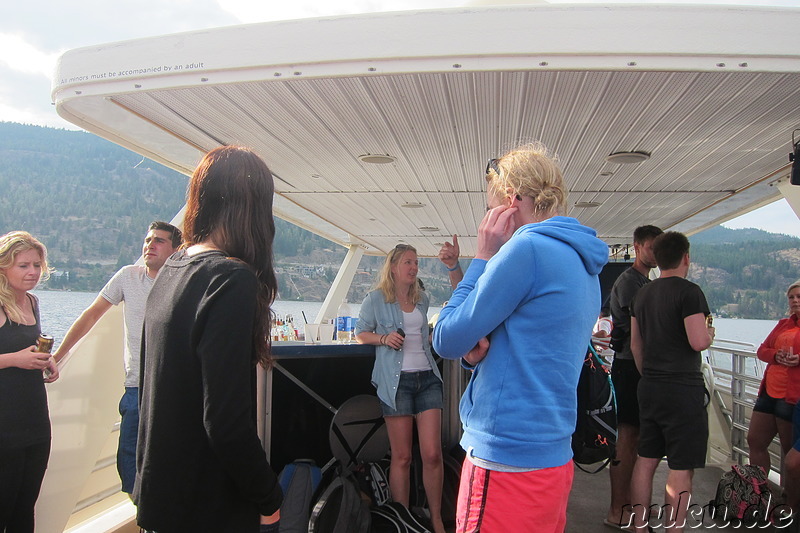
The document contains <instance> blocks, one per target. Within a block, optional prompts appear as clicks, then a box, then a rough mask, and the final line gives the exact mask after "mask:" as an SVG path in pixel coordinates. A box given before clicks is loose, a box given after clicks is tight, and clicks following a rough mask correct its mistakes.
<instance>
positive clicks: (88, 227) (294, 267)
mask: <svg viewBox="0 0 800 533" xmlns="http://www.w3.org/2000/svg"><path fill="white" fill-rule="evenodd" d="M187 179H188V178H187V177H186V176H184V175H182V174H180V173H178V172H175V171H173V170H171V169H168V168H166V167H164V166H162V165H160V164H159V163H155V162H153V161H151V160H149V159H142V157H141V156H139V155H136V154H134V153H133V152H131V151H129V150H127V149H125V148H122V147H120V146H117V145H116V144H113V143H111V142H108V141H105V140H103V139H100V138H99V137H97V136H95V135H91V134H89V133H85V132H78V131H67V130H58V129H53V128H43V127H39V126H29V125H23V124H16V123H10V122H0V234H2V233H6V232H8V231H11V230H14V229H24V230H26V231H29V232H31V233H32V234H34V235H35V236H36V237H37V238H39V239H41V240H42V242H44V243H45V245H46V246H47V248H48V252H49V255H50V263H51V266H53V267H54V268H55V269H56V270H57V272H56V275H54V276H53V277H52V278H51V280H50V281H49V282H48V284H47V286H48V287H49V288H54V289H71V290H89V291H94V290H99V289H100V288H101V287H102V286H103V284H105V282H106V281H108V279H109V278H110V277H111V276H112V275H113V274H114V272H116V270H117V269H118V268H119V267H121V266H122V265H127V264H130V263H133V262H134V261H136V259H137V258H138V257H139V256H140V255H141V250H142V239H143V238H144V234H145V232H146V229H147V226H148V225H149V224H150V222H152V221H153V220H166V221H169V220H170V219H172V217H173V216H174V215H175V214H176V213H177V212H178V210H179V209H180V208H181V206H182V205H183V203H184V197H185V192H186V183H187ZM275 222H276V230H277V231H276V236H275V243H274V251H275V259H276V266H277V269H278V270H279V274H281V275H279V276H278V280H279V285H280V297H281V298H284V299H307V300H312V301H313V300H320V301H321V300H322V299H323V298H324V297H325V294H326V292H327V290H328V288H329V287H330V284H331V282H332V281H333V278H334V277H335V275H336V268H337V267H338V265H339V264H341V261H342V259H343V258H344V255H345V249H344V248H342V247H341V246H338V245H335V244H333V243H331V242H330V241H328V240H326V239H323V238H322V237H319V236H317V235H314V234H312V233H310V232H308V231H305V230H303V229H301V228H299V227H297V226H294V225H293V224H289V223H288V222H285V221H283V220H280V219H276V221H275ZM381 261H382V260H381V259H380V258H372V257H370V258H364V260H362V265H361V266H362V271H361V273H360V274H359V275H358V276H357V279H356V283H354V287H353V290H352V291H351V294H350V299H351V301H361V299H362V298H363V297H364V295H365V294H366V291H367V290H368V289H369V287H370V286H371V284H372V282H373V273H374V271H375V270H376V269H377V268H379V266H380V263H381ZM422 268H423V271H424V272H426V276H427V277H428V278H430V279H431V283H429V285H432V287H431V288H432V289H433V290H434V291H435V292H434V295H437V294H439V295H441V296H442V297H444V298H447V296H448V295H449V290H448V291H445V289H444V287H445V286H447V283H446V276H444V274H443V273H442V271H441V268H438V262H434V261H423V265H422ZM436 278H438V279H436ZM426 279H427V278H426ZM448 287H449V286H448ZM437 298H438V296H437ZM437 301H441V300H438V299H437Z"/></svg>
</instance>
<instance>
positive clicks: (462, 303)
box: [433, 143, 608, 533]
mask: <svg viewBox="0 0 800 533" xmlns="http://www.w3.org/2000/svg"><path fill="white" fill-rule="evenodd" d="M486 181H487V200H488V211H487V213H486V216H485V217H484V219H483V221H482V222H481V224H480V227H479V229H478V248H477V253H476V256H475V259H474V260H473V261H472V262H471V264H470V266H469V268H468V269H467V271H466V272H465V273H464V279H463V280H462V281H461V283H460V284H459V285H458V287H457V288H456V290H455V291H454V292H453V295H452V297H451V298H450V302H449V304H448V305H447V306H446V307H445V308H444V309H443V310H442V312H441V314H440V315H439V321H438V322H437V324H436V329H435V332H434V339H433V346H434V349H435V350H436V352H437V353H439V354H440V355H441V356H442V357H446V358H451V359H458V358H462V357H463V359H464V364H465V365H467V366H471V367H472V368H473V370H474V372H473V374H472V378H471V380H470V383H469V385H468V387H467V390H466V391H465V392H464V396H463V397H462V398H461V407H460V411H461V421H462V424H463V427H464V435H463V437H462V439H461V445H462V446H463V447H464V449H465V450H466V452H467V460H466V461H464V466H463V470H462V473H461V487H460V490H459V499H458V511H457V515H456V531H457V533H467V532H474V531H478V530H480V531H481V532H483V533H494V532H505V531H532V530H534V529H535V530H536V531H537V532H541V533H545V532H560V531H563V530H564V526H565V525H566V509H567V500H568V498H569V492H570V489H571V487H572V478H573V467H572V449H571V446H570V442H571V436H572V433H573V431H574V429H575V418H576V411H577V405H576V401H577V399H576V392H575V391H576V387H577V384H578V376H579V374H580V368H581V365H582V363H583V358H584V355H585V353H586V346H587V345H588V343H589V338H590V336H591V332H592V326H593V325H594V322H595V319H596V318H597V314H598V312H599V311H600V284H599V281H598V277H597V276H598V274H599V273H600V270H601V269H602V268H603V265H605V264H606V262H607V259H608V247H607V246H606V244H605V243H604V242H603V241H601V240H600V239H598V238H597V237H596V233H595V231H594V230H593V229H591V228H589V227H586V226H583V225H582V224H581V223H580V222H578V221H577V220H576V219H574V218H569V217H566V216H562V215H563V213H564V211H565V207H566V202H567V189H566V186H565V185H564V179H563V177H562V174H561V170H560V169H559V167H558V164H557V163H556V161H555V159H554V158H553V157H551V156H550V155H549V154H548V152H547V150H546V148H545V147H544V146H542V145H541V144H539V143H535V144H529V145H524V146H521V147H519V148H516V149H514V150H512V151H510V152H508V153H507V154H505V155H504V156H502V157H501V158H499V159H492V160H490V161H489V164H488V165H487V167H486Z"/></svg>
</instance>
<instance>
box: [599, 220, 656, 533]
mask: <svg viewBox="0 0 800 533" xmlns="http://www.w3.org/2000/svg"><path fill="white" fill-rule="evenodd" d="M661 233H662V231H661V229H660V228H657V227H656V226H639V227H638V228H636V229H635V230H634V232H633V249H634V252H635V254H636V257H635V258H634V261H633V265H632V266H631V267H630V268H629V269H627V270H625V272H623V273H622V274H620V276H619V277H618V278H617V280H616V281H615V282H614V286H613V287H612V288H611V296H610V307H611V318H612V320H613V322H614V328H613V330H612V331H611V348H612V349H613V350H614V363H613V364H612V366H611V380H612V381H613V382H614V393H615V394H616V400H617V456H616V459H615V460H614V461H612V462H611V465H610V467H609V477H610V478H611V505H610V506H609V508H608V514H607V516H606V519H605V524H606V525H609V526H612V527H618V528H619V529H623V528H624V526H627V525H628V524H629V523H630V503H631V474H632V473H633V465H634V463H635V462H636V448H637V445H638V443H639V399H638V396H637V393H636V388H637V387H638V385H639V379H640V375H639V371H638V370H637V369H636V364H635V363H634V360H633V353H632V352H631V343H630V340H631V310H630V305H631V301H632V300H633V297H634V296H635V295H636V293H637V292H638V291H639V289H640V288H642V287H643V286H644V285H645V284H646V283H648V282H649V281H650V278H649V277H648V276H649V274H650V270H651V269H653V268H655V266H656V260H655V256H654V255H653V241H654V240H655V238H656V237H658V236H659V235H661ZM626 506H627V507H626Z"/></svg>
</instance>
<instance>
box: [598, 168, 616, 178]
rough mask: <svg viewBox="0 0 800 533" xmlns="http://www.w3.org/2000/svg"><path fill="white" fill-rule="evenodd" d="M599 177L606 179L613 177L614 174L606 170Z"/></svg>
mask: <svg viewBox="0 0 800 533" xmlns="http://www.w3.org/2000/svg"><path fill="white" fill-rule="evenodd" d="M600 175H601V176H603V177H604V178H607V177H609V176H613V175H614V173H613V172H609V171H607V170H606V171H605V172H601V173H600Z"/></svg>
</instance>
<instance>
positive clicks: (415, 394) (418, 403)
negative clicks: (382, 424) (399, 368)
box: [381, 370, 442, 416]
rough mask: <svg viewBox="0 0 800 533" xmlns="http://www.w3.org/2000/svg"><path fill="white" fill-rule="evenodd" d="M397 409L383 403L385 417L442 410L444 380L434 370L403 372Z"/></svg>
mask: <svg viewBox="0 0 800 533" xmlns="http://www.w3.org/2000/svg"><path fill="white" fill-rule="evenodd" d="M394 403H395V407H396V408H395V409H392V408H391V407H389V406H388V405H386V404H385V403H383V402H381V410H382V411H383V416H401V415H416V414H418V413H421V412H423V411H427V410H428V409H441V408H442V380H440V379H439V378H438V377H436V374H434V373H433V370H424V371H422V372H401V373H400V383H398V384H397V394H396V395H395V397H394Z"/></svg>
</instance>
